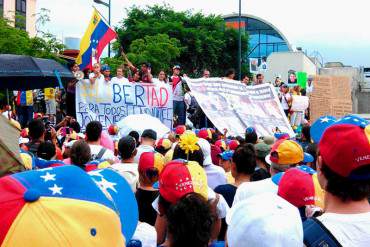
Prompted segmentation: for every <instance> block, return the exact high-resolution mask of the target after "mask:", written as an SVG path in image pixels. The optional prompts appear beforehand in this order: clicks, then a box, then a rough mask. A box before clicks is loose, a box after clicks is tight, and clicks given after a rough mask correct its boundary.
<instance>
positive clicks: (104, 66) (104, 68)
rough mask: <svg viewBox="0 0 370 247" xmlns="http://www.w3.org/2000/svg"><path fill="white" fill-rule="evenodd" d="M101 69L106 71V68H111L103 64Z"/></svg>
mask: <svg viewBox="0 0 370 247" xmlns="http://www.w3.org/2000/svg"><path fill="white" fill-rule="evenodd" d="M101 70H102V71H107V70H109V71H110V70H111V69H110V67H109V66H108V65H106V64H105V65H103V67H102V68H101Z"/></svg>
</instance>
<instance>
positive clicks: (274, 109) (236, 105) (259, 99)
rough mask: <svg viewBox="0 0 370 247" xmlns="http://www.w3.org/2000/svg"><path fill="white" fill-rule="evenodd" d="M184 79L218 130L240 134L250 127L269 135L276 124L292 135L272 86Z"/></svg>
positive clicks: (223, 80)
mask: <svg viewBox="0 0 370 247" xmlns="http://www.w3.org/2000/svg"><path fill="white" fill-rule="evenodd" d="M187 83H188V85H189V87H190V90H191V91H192V94H193V95H194V97H195V98H196V100H197V101H198V103H199V105H200V107H201V108H202V110H203V111H204V113H205V114H206V115H207V117H208V118H209V119H210V120H211V122H212V123H213V124H214V125H215V126H216V128H217V129H218V130H219V131H221V132H222V131H223V129H225V128H226V129H228V133H229V134H230V135H233V136H237V135H241V136H244V134H245V130H246V128H247V127H250V126H252V127H254V128H255V129H256V131H257V133H258V134H259V135H260V136H265V135H273V132H274V131H275V130H276V128H279V130H281V131H282V132H287V133H288V134H289V135H291V136H293V135H294V133H293V130H292V128H291V126H290V124H289V122H288V120H287V118H286V116H285V114H284V111H283V109H282V107H281V104H280V102H279V99H278V97H277V95H276V92H275V89H274V88H273V87H272V85H270V84H262V85H257V86H245V85H244V84H242V83H240V82H238V81H233V80H228V79H220V78H208V79H204V78H201V79H194V80H192V79H189V78H187Z"/></svg>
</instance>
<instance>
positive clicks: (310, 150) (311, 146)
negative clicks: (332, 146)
mask: <svg viewBox="0 0 370 247" xmlns="http://www.w3.org/2000/svg"><path fill="white" fill-rule="evenodd" d="M303 151H305V152H306V153H309V154H311V155H312V157H313V162H312V166H311V168H313V169H314V170H316V160H317V145H316V144H315V143H309V144H308V145H307V146H306V147H305V148H304V150H303Z"/></svg>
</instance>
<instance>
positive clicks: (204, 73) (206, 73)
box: [203, 69, 211, 78]
mask: <svg viewBox="0 0 370 247" xmlns="http://www.w3.org/2000/svg"><path fill="white" fill-rule="evenodd" d="M210 76H211V72H209V70H208V69H205V70H203V78H209V77H210Z"/></svg>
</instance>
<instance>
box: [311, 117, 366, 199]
mask: <svg viewBox="0 0 370 247" xmlns="http://www.w3.org/2000/svg"><path fill="white" fill-rule="evenodd" d="M348 118H350V119H349V120H342V121H344V123H343V122H341V121H339V122H337V123H335V124H334V125H332V126H330V127H329V128H327V129H326V130H325V132H324V135H323V136H322V138H321V141H320V143H319V157H318V159H317V168H318V178H319V182H320V185H321V187H322V188H323V189H325V190H326V192H327V193H330V194H331V195H333V196H335V197H336V198H338V199H340V200H341V201H343V202H351V201H362V200H365V199H367V198H369V196H370V144H369V140H370V125H368V126H366V122H365V121H364V120H359V119H356V120H357V122H355V120H351V118H352V117H351V116H348V117H345V118H344V119H348ZM352 119H353V118H352ZM348 121H352V123H354V124H352V123H348ZM358 124H360V126H358Z"/></svg>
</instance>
